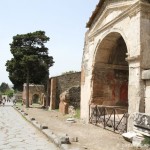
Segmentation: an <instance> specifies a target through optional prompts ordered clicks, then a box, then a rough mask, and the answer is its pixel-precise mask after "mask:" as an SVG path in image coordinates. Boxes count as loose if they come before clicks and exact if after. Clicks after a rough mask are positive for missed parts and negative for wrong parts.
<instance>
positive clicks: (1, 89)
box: [0, 82, 10, 93]
mask: <svg viewBox="0 0 150 150" xmlns="http://www.w3.org/2000/svg"><path fill="white" fill-rule="evenodd" d="M9 89H10V88H9V86H8V84H7V83H5V82H2V83H1V85H0V92H1V93H4V92H5V91H7V90H9Z"/></svg>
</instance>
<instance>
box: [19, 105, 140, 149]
mask: <svg viewBox="0 0 150 150" xmlns="http://www.w3.org/2000/svg"><path fill="white" fill-rule="evenodd" d="M19 107H21V109H23V110H24V111H25V112H26V113H28V115H29V117H33V118H35V120H36V121H37V122H38V123H40V124H45V125H47V126H48V128H49V129H50V130H52V131H53V132H54V133H55V134H56V135H58V136H60V135H65V134H67V135H68V136H69V138H70V140H72V139H73V138H76V137H77V139H78V142H71V143H72V144H77V145H80V146H81V147H83V148H84V149H88V150H110V149H111V150H139V148H133V147H132V144H131V143H130V142H127V141H126V140H124V138H123V137H122V135H120V134H117V133H114V132H112V131H108V130H105V129H103V128H101V127H97V126H94V125H91V124H85V123H83V121H81V120H80V119H77V118H76V119H75V120H76V122H75V123H68V122H66V119H67V118H68V117H69V116H68V115H62V114H61V113H59V111H58V110H53V111H49V110H45V109H41V107H39V106H37V105H36V106H31V108H25V106H19Z"/></svg>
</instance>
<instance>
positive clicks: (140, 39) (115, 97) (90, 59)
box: [81, 0, 150, 131]
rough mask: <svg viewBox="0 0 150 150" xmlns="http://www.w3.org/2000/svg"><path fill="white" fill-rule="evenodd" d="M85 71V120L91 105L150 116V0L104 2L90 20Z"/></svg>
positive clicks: (82, 98)
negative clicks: (125, 109)
mask: <svg viewBox="0 0 150 150" xmlns="http://www.w3.org/2000/svg"><path fill="white" fill-rule="evenodd" d="M87 28H88V31H87V32H86V34H85V45H84V50H83V58H82V70H81V118H82V119H83V120H85V121H86V122H88V120H89V105H90V104H91V103H95V104H99V105H101V104H103V103H108V105H121V106H122V105H123V106H126V107H127V109H128V113H129V118H128V131H130V130H132V129H133V119H134V113H135V112H142V113H146V114H149V115H150V61H149V58H150V1H149V0H100V1H99V3H98V5H97V6H96V9H95V11H94V12H93V14H92V15H91V17H90V19H89V21H88V23H87Z"/></svg>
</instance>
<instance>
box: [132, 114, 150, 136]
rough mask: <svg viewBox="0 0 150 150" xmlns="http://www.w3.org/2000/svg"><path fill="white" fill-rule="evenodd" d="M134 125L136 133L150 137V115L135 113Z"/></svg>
mask: <svg viewBox="0 0 150 150" xmlns="http://www.w3.org/2000/svg"><path fill="white" fill-rule="evenodd" d="M133 125H134V127H133V129H134V131H135V132H138V133H141V134H143V135H146V136H150V115H148V114H145V113H135V115H134V122H133Z"/></svg>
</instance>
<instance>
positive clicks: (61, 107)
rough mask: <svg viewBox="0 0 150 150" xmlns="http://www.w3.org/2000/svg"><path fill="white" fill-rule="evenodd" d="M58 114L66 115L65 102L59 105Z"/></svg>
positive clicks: (66, 105) (66, 107)
mask: <svg viewBox="0 0 150 150" xmlns="http://www.w3.org/2000/svg"><path fill="white" fill-rule="evenodd" d="M59 112H61V113H62V114H68V104H67V103H66V102H62V101H61V102H60V103H59Z"/></svg>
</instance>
